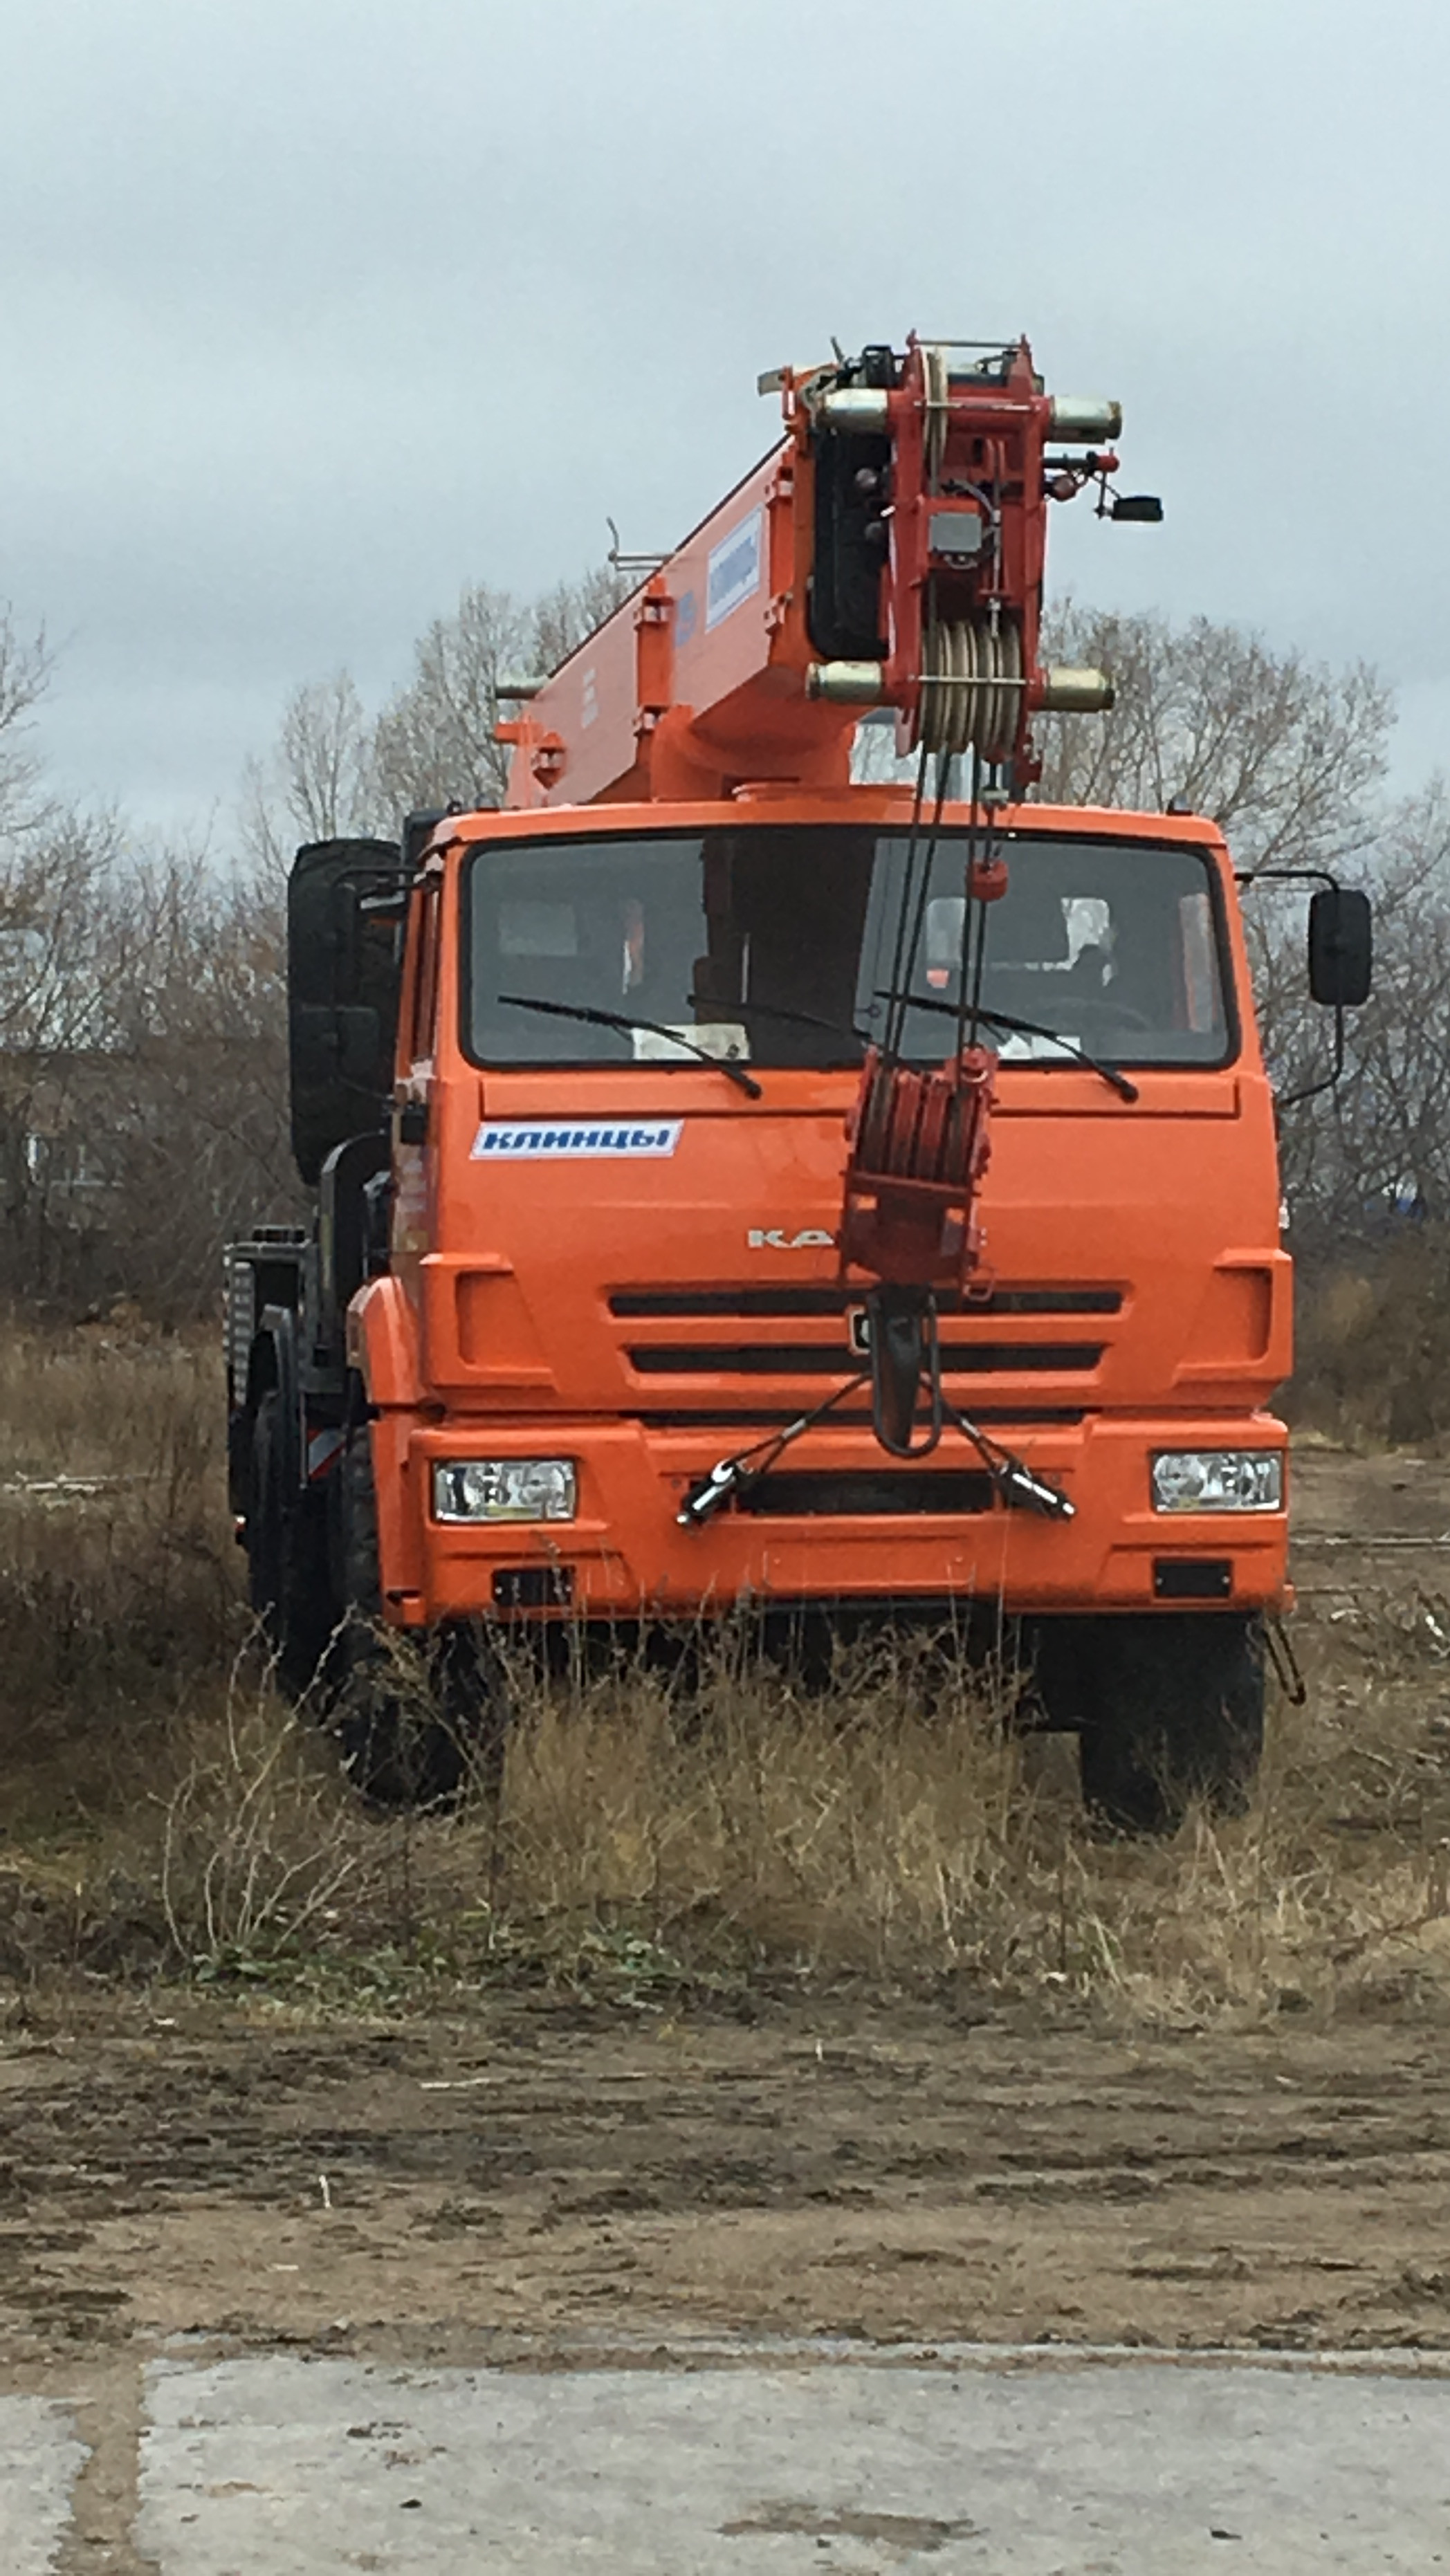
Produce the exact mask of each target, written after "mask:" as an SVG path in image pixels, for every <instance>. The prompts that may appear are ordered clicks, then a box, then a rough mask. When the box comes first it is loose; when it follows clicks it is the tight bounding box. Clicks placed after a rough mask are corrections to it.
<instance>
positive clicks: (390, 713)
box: [372, 565, 626, 817]
mask: <svg viewBox="0 0 1450 2576" xmlns="http://www.w3.org/2000/svg"><path fill="white" fill-rule="evenodd" d="M625 588H626V585H625V584H624V583H623V582H622V581H621V580H620V577H619V576H618V575H617V574H616V573H614V572H613V571H612V570H611V569H610V567H609V566H608V565H604V566H603V567H601V569H600V570H598V571H597V572H592V573H586V574H585V575H584V577H583V578H582V580H580V581H577V582H560V583H558V584H557V585H556V587H555V588H554V589H553V590H551V591H549V592H547V593H546V594H545V596H544V597H543V598H542V599H540V600H538V601H536V602H535V603H534V604H533V605H532V606H529V605H521V604H520V603H519V602H518V601H517V600H515V599H514V598H513V597H512V596H511V595H510V593H509V592H508V591H505V590H493V589H491V588H490V587H489V585H488V584H487V583H486V582H477V583H474V584H472V585H471V586H470V587H469V588H468V589H467V590H465V591H464V593H463V595H462V597H461V598H460V600H459V603H458V606H457V607H456V608H455V609H454V610H453V612H452V613H451V615H450V616H447V617H437V618H435V619H434V621H433V623H432V625H431V626H430V627H429V628H428V631H427V633H426V634H425V635H423V636H422V637H421V638H420V640H419V642H418V645H417V647H416V650H415V653H414V657H413V675H412V677H411V679H410V680H408V681H407V683H406V684H405V686H404V687H403V688H401V689H400V690H399V691H398V693H397V695H396V696H395V697H394V698H393V699H392V700H391V701H390V702H389V704H388V705H387V706H386V707H385V708H384V710H383V712H382V715H381V716H380V717H379V719H378V723H377V728H376V731H375V734H374V737H373V769H372V781H373V790H374V799H373V801H374V809H375V811H380V812H383V813H385V814H389V815H391V816H393V817H396V816H397V815H398V814H401V813H406V812H407V811H409V809H410V808H415V807H420V806H445V805H461V806H464V807H469V806H474V805H493V804H497V803H498V802H499V801H500V799H501V798H502V796H503V793H504V790H505V787H506V786H507V784H508V767H509V761H510V758H511V757H512V755H511V753H510V752H509V750H508V748H507V747H506V746H505V745H504V744H502V743H499V742H498V741H496V740H495V737H494V729H495V726H496V725H497V722H498V715H499V701H498V683H499V679H500V677H501V676H505V677H506V676H509V675H511V674H512V673H515V672H517V671H519V670H521V669H522V670H523V671H525V672H528V673H530V674H534V673H544V672H549V671H552V670H555V669H557V667H558V665H559V663H560V662H562V661H563V660H565V659H566V657H567V656H568V655H569V654H570V653H572V652H573V651H574V650H575V649H576V648H577V646H578V645H579V644H580V643H582V641H583V639H584V637H585V636H586V635H588V634H591V633H592V632H593V630H594V628H595V627H596V626H598V625H600V624H601V623H602V622H603V620H604V619H605V618H606V617H607V616H609V614H610V613H611V611H612V610H613V609H614V608H616V607H617V606H618V605H619V602H620V600H621V598H622V597H623V596H624V593H625Z"/></svg>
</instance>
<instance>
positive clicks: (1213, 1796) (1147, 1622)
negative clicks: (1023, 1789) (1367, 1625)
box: [1079, 1611, 1264, 1834]
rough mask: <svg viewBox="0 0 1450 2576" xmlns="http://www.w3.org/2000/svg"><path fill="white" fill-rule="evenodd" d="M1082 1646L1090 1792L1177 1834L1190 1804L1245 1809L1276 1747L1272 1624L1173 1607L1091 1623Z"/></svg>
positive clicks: (1115, 1814)
mask: <svg viewBox="0 0 1450 2576" xmlns="http://www.w3.org/2000/svg"><path fill="white" fill-rule="evenodd" d="M1091 1631H1092V1633H1091V1635H1090V1638H1088V1639H1085V1640H1084V1643H1083V1646H1082V1648H1081V1651H1080V1660H1079V1686H1080V1696H1081V1719H1082V1726H1081V1739H1080V1741H1081V1759H1082V1787H1083V1797H1084V1800H1085V1802H1086V1804H1087V1806H1088V1808H1089V1809H1090V1810H1091V1811H1092V1813H1093V1814H1094V1815H1096V1816H1097V1817H1099V1818H1100V1819H1101V1821H1102V1822H1103V1823H1105V1824H1108V1825H1111V1826H1114V1827H1116V1828H1117V1829H1118V1830H1119V1831H1120V1832H1126V1833H1146V1834H1171V1833H1174V1832H1176V1831H1177V1828H1178V1827H1179V1825H1181V1823H1182V1822H1183V1819H1184V1816H1185V1815H1186V1813H1187V1811H1188V1809H1189V1807H1190V1805H1191V1804H1192V1803H1193V1801H1194V1800H1195V1799H1198V1800H1201V1801H1202V1802H1203V1804H1204V1805H1205V1806H1206V1807H1207V1808H1208V1809H1209V1811H1210V1813H1211V1814H1214V1815H1218V1816H1237V1815H1242V1814H1243V1812H1244V1809H1245V1808H1246V1807H1247V1805H1248V1802H1249V1796H1250V1793H1251V1791H1252V1789H1253V1784H1254V1780H1255V1777H1256V1775H1257V1773H1258V1768H1259V1762H1260V1759H1261V1757H1262V1754H1263V1746H1264V1641H1263V1628H1262V1623H1261V1622H1260V1621H1259V1620H1257V1619H1254V1618H1246V1617H1243V1616H1240V1615H1237V1614H1235V1613H1233V1612H1226V1611H1218V1612H1200V1613H1194V1612H1191V1611H1185V1612H1179V1611H1164V1612H1162V1613H1161V1614H1159V1615H1158V1616H1157V1617H1153V1616H1151V1615H1147V1616H1137V1615H1134V1614H1129V1615H1127V1616H1124V1617H1121V1618H1116V1619H1112V1618H1103V1619H1100V1620H1094V1621H1092V1623H1091Z"/></svg>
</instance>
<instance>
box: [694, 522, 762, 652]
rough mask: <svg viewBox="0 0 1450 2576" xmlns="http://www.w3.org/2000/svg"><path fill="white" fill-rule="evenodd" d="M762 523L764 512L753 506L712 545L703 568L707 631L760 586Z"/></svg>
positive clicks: (750, 596)
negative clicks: (745, 517) (743, 517)
mask: <svg viewBox="0 0 1450 2576" xmlns="http://www.w3.org/2000/svg"><path fill="white" fill-rule="evenodd" d="M764 527H765V517H764V513H763V512H762V511H760V510H752V511H751V513H750V516H749V518H748V519H742V520H741V522H740V525H739V527H738V528H732V529H731V531H730V534H729V536H728V537H722V538H721V540H720V543H719V544H718V546H712V547H711V549H710V560H709V563H708V565H707V567H706V572H705V631H706V633H707V634H708V633H709V630H710V628H711V627H712V626H718V625H719V623H720V620H721V618H722V617H728V616H729V614H730V612H731V610H732V608H738V607H739V606H740V604H741V602H742V601H743V600H747V599H750V598H752V597H753V596H754V594H755V592H756V591H757V590H759V588H760V559H761V538H762V535H763V533H764Z"/></svg>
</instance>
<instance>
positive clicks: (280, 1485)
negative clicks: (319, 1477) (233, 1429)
mask: <svg viewBox="0 0 1450 2576" xmlns="http://www.w3.org/2000/svg"><path fill="white" fill-rule="evenodd" d="M247 1584H248V1591H249V1593H250V1596H251V1603H252V1608H253V1610H254V1611H255V1612H256V1614H257V1617H258V1618H259V1619H260V1621H261V1623H262V1629H263V1633H264V1634H265V1636H266V1639H267V1644H268V1646H269V1648H270V1650H271V1653H272V1656H273V1659H274V1666H275V1670H276V1675H277V1679H278V1681H279V1683H280V1684H281V1686H282V1688H283V1690H284V1691H286V1692H287V1694H288V1696H289V1697H290V1698H292V1699H301V1698H302V1697H303V1695H304V1694H305V1693H306V1692H307V1691H308V1690H310V1689H311V1687H312V1684H313V1682H314V1681H315V1679H316V1677H317V1670H318V1666H319V1665H320V1663H321V1661H322V1658H323V1656H324V1654H325V1653H326V1651H327V1641H328V1638H329V1636H330V1634H331V1632H332V1625H333V1600H332V1588H331V1583H330V1580H329V1568H328V1550H327V1522H326V1517H325V1513H324V1511H323V1509H322V1507H321V1504H320V1502H319V1499H318V1497H317V1496H316V1495H314V1494H308V1493H303V1492H301V1491H300V1490H299V1487H298V1483H297V1477H296V1471H295V1461H294V1459H293V1457H292V1455H291V1453H290V1444H289V1441H288V1427H287V1423H286V1419H285V1417H284V1415H283V1411H282V1397H281V1393H280V1391H279V1390H278V1389H277V1388H276V1387H268V1389H267V1390H266V1393H265V1394H264V1395H263V1397H262V1399H261V1402H260V1403H259V1404H258V1406H257V1410H256V1413H255V1415H254V1417H253V1422H252V1449H251V1466H250V1477H249V1488H248V1509H247Z"/></svg>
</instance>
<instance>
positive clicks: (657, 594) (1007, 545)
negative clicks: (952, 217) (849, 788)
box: [499, 338, 1159, 807]
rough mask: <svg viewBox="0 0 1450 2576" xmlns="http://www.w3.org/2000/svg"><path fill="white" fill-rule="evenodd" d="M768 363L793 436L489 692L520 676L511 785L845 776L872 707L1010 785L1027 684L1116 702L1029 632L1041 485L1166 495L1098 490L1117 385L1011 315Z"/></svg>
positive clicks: (644, 786)
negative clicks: (1031, 342)
mask: <svg viewBox="0 0 1450 2576" xmlns="http://www.w3.org/2000/svg"><path fill="white" fill-rule="evenodd" d="M761 389H762V391H774V390H777V389H778V390H779V392H780V395H781V400H782V407H783V410H784V415H785V424H786V434H785V437H784V439H783V440H782V442H781V444H780V445H779V446H778V447H776V448H774V449H773V450H772V452H771V453H770V455H768V456H767V457H766V458H765V460H764V462H763V463H762V464H760V465H758V466H757V467H756V469H755V471H754V472H753V473H752V474H749V475H747V477H746V479H745V481H744V482H743V483H741V484H739V485H738V486H737V487H736V489H735V490H734V491H733V492H732V493H731V494H730V495H729V497H728V499H726V500H724V501H722V502H721V504H720V506H719V507H718V509H716V510H715V511H713V512H712V513H711V515H710V517H709V518H708V519H706V520H705V521H704V522H703V524H702V525H701V526H700V527H699V528H697V529H696V530H695V532H694V534H693V535H692V536H690V537H687V538H686V540H685V542H684V544H683V545H682V546H680V547H679V549H678V550H677V552H676V553H675V554H673V555H671V556H670V557H669V558H668V560H667V561H665V562H664V563H662V564H661V565H660V567H659V569H658V570H657V571H656V572H654V573H653V574H652V575H651V576H650V577H649V579H648V580H647V581H645V583H644V584H643V585H642V587H641V588H640V589H639V590H638V591H636V592H635V594H634V595H633V597H632V598H630V599H628V600H627V601H626V602H625V603H624V605H623V607H621V608H619V609H617V610H616V611H615V613H614V615H613V616H612V617H611V618H609V619H608V620H607V621H606V622H605V624H604V625H603V626H601V627H600V628H599V629H598V630H597V632H596V633H595V634H593V635H592V636H590V638H589V639H588V641H587V643H585V644H583V645H581V646H580V648H579V650H578V651H577V652H576V653H573V654H571V655H570V657H569V659H568V660H567V661H566V662H564V663H563V664H562V665H561V666H560V668H559V669H558V670H557V671H556V672H555V673H554V674H553V676H552V678H550V679H548V680H546V681H543V682H542V683H539V684H534V683H529V684H527V685H526V684H524V683H520V684H519V686H518V688H517V689H516V690H509V689H507V688H505V689H504V690H503V691H502V692H501V693H502V694H504V695H514V696H517V697H519V698H520V699H526V700H527V703H526V704H525V705H523V706H522V707H521V711H520V713H519V715H518V716H517V717H514V718H511V719H510V720H508V721H507V722H505V723H503V724H501V725H500V727H499V733H500V737H501V739H503V740H505V741H509V742H512V743H513V744H514V746H515V755H514V759H513V762H512V764H511V768H510V775H509V787H508V796H507V802H508V804H509V805H510V806H515V807H529V806H542V805H553V804H566V803H567V804H589V803H595V802H601V801H609V802H614V801H617V800H621V799H628V800H631V801H634V800H644V801H648V800H651V799H660V800H665V801H669V800H674V799H680V798H715V797H720V796H728V795H729V794H730V793H731V792H732V791H733V789H734V788H735V787H737V786H739V785H741V784H742V783H743V782H744V781H746V780H757V779H758V780H766V779H775V780H779V781H781V782H783V783H784V782H791V783H793V784H796V785H799V786H802V787H807V788H809V787H821V788H830V787H838V786H842V785H844V784H845V783H846V780H847V778H848V776H849V769H850V753H851V739H852V735H853V732H854V730H855V727H856V725H857V723H858V722H859V721H860V719H861V717H862V716H863V714H865V712H866V711H867V710H868V709H869V708H873V707H879V708H890V709H894V710H895V714H896V725H897V745H898V748H899V749H900V750H901V751H903V752H909V751H911V750H913V749H915V748H917V747H918V746H921V747H924V748H925V749H927V750H928V751H933V752H939V753H942V754H955V753H960V752H967V751H971V752H974V753H976V754H977V755H978V757H979V758H980V760H981V761H982V762H983V763H985V764H987V765H989V766H991V767H993V768H1001V769H1004V770H1006V771H1007V772H1008V773H1009V775H1008V776H1007V778H1006V779H1005V780H1004V781H1003V783H1004V784H1006V785H1007V786H1008V787H1009V788H1015V789H1020V788H1021V787H1023V786H1024V785H1026V784H1027V783H1028V782H1029V781H1030V780H1031V779H1032V778H1033V777H1034V776H1035V775H1036V763H1035V761H1034V757H1033V751H1032V739H1031V723H1032V718H1033V716H1034V715H1035V714H1036V713H1037V712H1038V711H1039V710H1041V709H1044V708H1077V709H1081V710H1084V711H1087V710H1090V709H1095V708H1102V707H1106V706H1108V705H1110V704H1111V698H1112V693H1111V689H1110V686H1109V684H1108V682H1107V681H1106V680H1105V679H1104V678H1103V676H1102V674H1101V673H1099V672H1091V671H1064V670H1045V669H1044V668H1043V667H1042V665H1041V663H1040V661H1039V658H1038V638H1039V626H1040V619H1041V609H1042V579H1043V566H1044V558H1045V553H1046V523H1047V504H1048V502H1049V500H1067V499H1070V498H1071V497H1072V495H1073V494H1074V493H1075V492H1078V491H1080V490H1081V489H1082V488H1083V487H1084V485H1086V484H1089V483H1096V484H1097V486H1098V489H1099V493H1100V499H1099V503H1098V507H1099V511H1100V513H1103V514H1106V513H1107V512H1108V510H1109V507H1110V506H1111V514H1112V515H1113V516H1114V517H1130V518H1152V517H1157V516H1158V515H1159V511H1158V505H1157V503H1156V502H1152V501H1149V500H1147V499H1146V498H1138V499H1128V500H1118V499H1116V498H1113V499H1111V505H1110V496H1109V477H1110V476H1111V475H1112V474H1113V473H1114V472H1116V470H1117V458H1116V456H1115V455H1114V454H1113V453H1112V452H1111V447H1110V444H1109V442H1111V440H1112V439H1114V438H1115V437H1116V435H1117V433H1118V430H1119V427H1120V425H1121V415H1120V412H1119V408H1118V406H1117V404H1116V403H1108V402H1064V401H1062V400H1060V399H1054V398H1053V397H1052V396H1051V395H1049V394H1047V393H1045V392H1044V391H1043V388H1042V383H1041V379H1040V378H1039V377H1038V376H1037V375H1036V374H1035V372H1034V370H1033V365H1032V354H1031V351H1030V349H1029V348H1028V345H1027V343H1026V341H1025V340H1021V341H1018V342H1017V343H1015V344H1014V345H1013V346H1011V347H1008V348H1005V349H1001V350H992V349H988V348H983V347H982V346H981V345H979V344H967V343H958V342H950V341H947V342H941V341H921V340H917V339H915V338H912V339H911V340H909V341H908V343H907V347H906V351H905V354H904V355H900V354H898V353H897V352H896V351H895V350H892V349H889V348H868V349H866V350H864V351H863V353H862V355H861V356H860V357H859V358H858V359H852V360H846V361H843V362H840V363H838V364H833V365H831V366H826V367H813V368H809V369H806V370H804V371H797V370H794V369H791V368H783V369H781V370H780V371H779V372H778V373H777V374H775V375H773V376H770V377H767V378H763V379H762V387H761ZM1050 450H1060V451H1062V452H1050Z"/></svg>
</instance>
